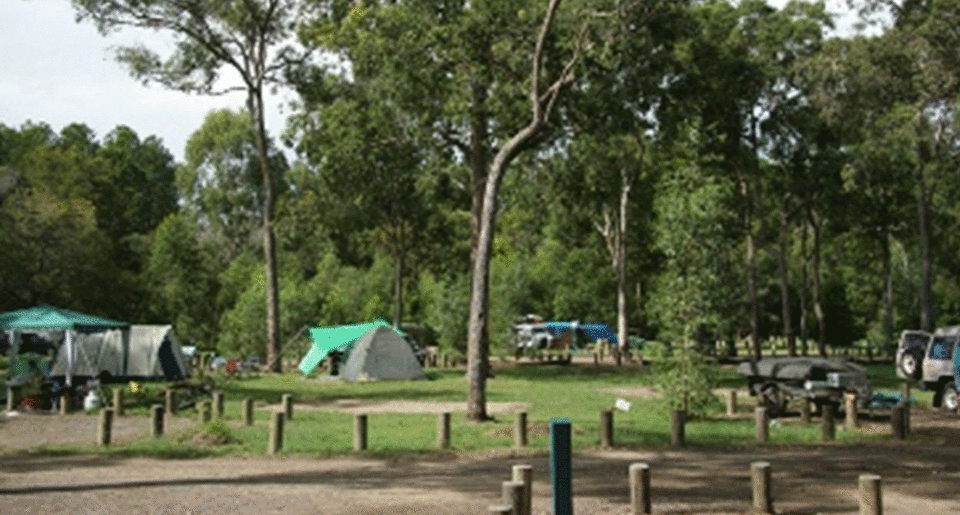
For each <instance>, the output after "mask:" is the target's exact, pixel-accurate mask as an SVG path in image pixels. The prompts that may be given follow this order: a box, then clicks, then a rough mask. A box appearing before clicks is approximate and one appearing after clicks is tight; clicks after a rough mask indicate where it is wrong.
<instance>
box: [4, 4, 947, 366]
mask: <svg viewBox="0 0 960 515" xmlns="http://www.w3.org/2000/svg"><path fill="white" fill-rule="evenodd" d="M298 3H299V4H303V5H304V6H309V7H310V8H309V9H307V8H305V9H304V10H303V11H302V12H304V13H307V14H309V15H307V14H305V15H304V17H302V18H301V19H299V22H300V27H299V29H300V30H299V31H298V33H297V36H298V37H299V38H301V41H300V43H301V45H300V46H302V47H314V46H320V47H321V48H323V49H325V51H327V52H328V53H329V54H330V55H336V56H338V58H337V59H328V60H326V61H324V64H322V65H316V64H314V65H310V64H309V63H308V62H307V61H294V60H291V61H289V62H286V63H285V64H286V65H287V66H286V68H285V69H284V70H283V73H284V77H283V80H282V81H280V82H283V83H284V84H289V85H292V86H293V89H294V92H295V94H296V95H297V98H298V101H297V103H296V106H295V107H294V109H293V110H292V113H291V117H290V119H289V121H288V125H287V128H286V130H285V131H284V132H283V133H282V138H281V139H282V141H283V143H284V144H286V145H287V150H286V151H285V152H281V151H279V150H278V143H277V142H269V141H268V142H267V144H266V148H267V149H268V154H269V159H270V161H271V163H270V167H269V168H270V170H272V171H273V173H274V174H275V176H274V181H275V182H274V183H273V190H274V192H275V194H276V213H275V219H274V220H273V230H274V231H275V233H276V245H277V276H278V290H279V305H280V311H279V320H280V333H279V334H280V338H279V340H280V342H281V343H284V342H287V341H288V340H289V339H291V338H292V337H293V336H294V335H295V334H297V333H298V331H299V330H300V329H301V328H302V327H303V326H305V325H325V324H341V323H350V322H356V321H364V320H369V319H371V318H375V317H381V318H384V319H387V320H393V321H397V322H399V321H401V320H402V321H410V322H419V323H422V324H425V325H427V326H429V327H430V328H432V329H433V331H434V332H435V334H436V335H437V341H438V343H439V344H440V346H441V347H442V348H445V349H447V350H458V351H463V349H464V346H465V341H466V323H467V314H468V312H469V305H468V303H469V293H470V292H469V289H470V286H469V285H470V281H469V270H470V267H469V264H470V257H471V256H470V253H471V237H472V232H471V230H472V229H471V209H472V205H471V199H473V198H474V193H475V192H474V191H472V188H473V187H474V186H475V184H474V182H473V178H472V176H471V173H472V172H471V170H472V169H473V168H472V167H473V165H474V163H473V162H472V160H474V159H477V158H489V157H490V156H491V155H492V151H493V150H495V149H496V148H497V147H498V146H500V145H502V144H503V139H504V138H505V137H507V136H509V135H510V134H511V133H512V131H515V130H516V128H517V127H518V126H520V125H521V124H522V123H523V120H524V119H525V116H527V112H526V110H527V109H529V106H528V105H527V102H526V99H525V97H524V95H525V93H524V91H525V90H524V89H523V86H524V83H525V81H527V80H528V77H527V75H526V74H525V73H526V67H527V66H528V59H529V55H530V53H531V52H532V48H531V44H532V41H533V40H532V39H531V36H530V34H531V33H533V32H535V29H536V27H537V26H538V24H539V16H540V14H542V11H543V8H544V6H543V5H542V4H544V2H539V1H534V0H511V1H510V2H457V1H454V2H449V1H443V2H441V1H431V0H411V1H405V2H390V3H380V2H346V1H334V2H319V1H311V0H302V1H301V2H292V1H288V2H285V3H284V5H285V6H286V8H292V7H291V6H294V5H295V4H298ZM860 3H861V4H863V7H865V10H864V14H863V15H864V16H867V15H869V14H870V13H871V12H875V11H876V10H877V9H881V8H885V7H884V6H887V5H889V4H897V5H899V3H897V2H866V1H865V2H860ZM587 5H588V4H587V3H577V2H569V3H565V4H563V6H562V7H561V11H560V14H559V17H558V20H557V26H556V31H557V34H558V36H557V37H556V38H555V40H554V41H553V43H554V44H553V45H552V46H551V49H550V51H549V53H548V55H547V59H546V64H545V66H546V67H547V68H550V69H551V70H555V69H556V68H557V67H558V66H560V65H561V64H562V63H563V62H564V60H563V59H564V58H563V57H562V56H564V55H567V54H568V53H569V52H570V50H571V48H572V46H573V45H574V44H575V43H574V40H575V35H576V34H578V30H579V28H580V27H587V29H586V30H585V31H584V32H583V36H582V37H583V39H582V40H581V41H583V42H584V45H583V47H582V51H583V58H582V59H581V60H580V61H579V62H578V64H577V68H576V77H577V79H576V81H575V82H574V83H573V84H572V85H571V90H570V92H569V94H568V95H565V96H563V97H561V100H560V105H559V106H558V108H557V110H556V111H555V113H554V115H553V118H552V120H551V122H552V127H553V128H552V129H551V131H550V132H549V134H547V135H545V136H544V137H543V138H542V141H541V142H540V143H541V146H539V147H537V149H536V150H537V151H536V152H533V153H526V154H522V155H521V156H520V157H519V158H518V159H517V160H516V161H515V162H514V163H513V164H512V168H511V170H510V173H508V174H507V175H506V176H505V177H504V181H503V185H502V188H501V195H500V197H499V215H498V219H497V232H496V235H495V239H494V242H493V257H492V264H491V279H490V280H491V302H490V306H489V312H490V321H491V322H490V330H491V341H492V342H493V345H494V349H495V350H494V354H496V353H497V352H509V342H510V332H509V331H510V324H511V322H512V320H513V318H514V317H516V316H519V315H523V314H526V313H537V314H540V315H542V316H544V317H546V318H548V319H578V320H583V321H594V320H597V321H606V322H609V323H611V325H615V322H616V316H617V289H618V272H617V269H616V266H615V259H614V258H615V257H616V253H615V247H614V246H613V243H614V242H615V241H616V238H619V237H621V236H618V234H617V233H616V231H612V230H611V228H612V227H616V226H617V224H619V220H620V218H619V217H621V216H626V217H627V223H626V227H627V231H626V233H625V234H623V235H622V238H623V240H622V241H625V242H626V252H625V257H626V266H625V268H624V271H623V273H624V276H623V277H622V278H621V279H622V282H621V284H622V285H623V286H624V287H623V290H624V291H625V293H626V302H627V310H626V313H627V318H628V321H629V324H630V326H631V327H632V328H634V329H635V331H636V332H637V333H639V335H640V336H642V337H645V338H647V339H662V340H668V341H674V342H677V341H681V340H691V339H697V340H701V341H711V340H712V341H723V342H726V341H734V340H742V339H744V338H747V339H749V338H751V336H752V335H755V336H756V337H757V338H759V339H761V340H764V339H770V338H786V339H789V340H790V344H789V345H791V346H793V339H794V338H797V337H799V343H798V344H796V347H795V348H796V349H798V350H804V349H816V348H817V343H820V344H823V345H833V346H844V345H849V344H851V343H853V342H855V341H858V340H863V339H867V340H869V341H870V342H872V343H874V344H877V345H879V344H889V343H890V342H891V341H892V340H893V338H894V337H895V333H896V331H897V330H899V329H901V328H908V327H918V326H921V325H927V326H929V327H933V326H939V325H945V324H952V323H957V322H960V320H958V316H960V315H958V314H957V313H958V309H960V284H958V283H957V281H956V277H957V275H958V273H960V259H958V258H957V256H960V238H957V237H956V236H955V234H958V233H960V231H955V230H954V229H955V228H957V226H958V224H960V208H958V203H957V201H956V200H955V199H956V198H957V194H958V193H960V192H958V191H957V185H956V181H953V180H951V178H952V171H953V170H954V169H955V168H956V164H957V158H958V157H960V154H958V153H957V148H958V145H957V144H956V143H957V140H956V138H957V136H958V134H960V133H958V132H957V128H956V126H955V124H956V119H957V117H956V116H955V114H956V112H955V111H954V107H956V105H957V104H956V102H957V98H956V89H957V88H956V87H955V85H956V84H957V83H960V64H958V63H957V62H956V55H955V54H956V53H955V51H954V50H955V48H956V44H955V42H954V39H955V38H956V36H955V34H956V32H957V31H956V30H955V29H956V26H955V25H954V24H955V22H956V20H957V19H958V17H957V14H958V8H957V7H956V6H954V4H953V3H951V2H941V1H933V0H930V1H921V2H906V3H905V4H904V5H905V6H906V8H905V9H902V10H894V11H893V14H892V18H891V19H892V20H893V23H892V24H890V26H886V27H881V28H880V29H879V30H877V31H876V32H875V35H871V36H850V35H845V36H844V37H827V36H826V35H825V34H826V29H827V28H829V24H830V21H829V16H828V15H827V14H826V13H825V11H824V6H823V5H822V3H816V2H793V3H791V4H789V5H787V6H786V7H784V8H782V9H776V8H773V7H769V6H767V5H766V4H765V3H763V2H759V1H755V0H744V1H741V2H726V1H719V0H708V1H702V2H675V1H671V2H656V1H653V0H649V1H642V2H634V3H619V2H604V1H597V2H592V3H589V9H588V8H587V7H585V6H587ZM298 12H299V11H298ZM598 20H599V21H598ZM583 21H590V23H588V24H586V25H584V24H583V23H581V22H583ZM288 35H290V36H291V37H292V33H290V34H288ZM564 38H567V39H569V41H568V40H567V39H564ZM478 41H479V42H480V43H482V44H479V43H478ZM127 57H132V56H127ZM141 57H146V56H145V55H144V56H141ZM208 64H209V63H208ZM277 73H279V70H277ZM504 77H512V78H513V79H512V80H507V79H504ZM188 78H189V77H187V79H188ZM194 79H196V80H201V79H203V80H206V79H205V78H204V77H200V76H197V77H194ZM185 80H186V79H185ZM249 120H250V117H249V112H247V111H241V110H238V111H222V112H217V113H211V114H210V115H209V116H208V118H207V120H206V122H205V123H204V125H203V126H202V127H199V128H197V129H196V132H195V134H194V135H193V137H192V138H191V139H190V142H189V145H188V148H187V149H186V153H185V155H186V162H185V163H182V164H179V165H178V164H176V163H174V160H173V158H172V157H171V154H170V152H169V151H168V150H167V149H165V148H163V146H162V144H161V142H160V141H159V140H157V139H156V138H154V137H146V138H142V139H141V138H140V137H139V136H138V135H137V134H136V133H135V132H134V131H133V130H132V129H130V128H127V127H118V128H117V129H115V130H114V131H112V132H111V133H109V134H107V135H106V136H104V137H103V138H102V139H101V140H98V139H97V137H96V136H95V135H94V134H93V133H92V131H91V130H90V129H89V128H87V127H86V126H84V125H83V124H81V123H78V124H73V125H69V126H67V127H64V128H63V129H62V130H60V132H59V133H57V132H55V131H54V130H53V129H52V128H51V127H48V126H46V125H44V124H42V123H40V124H37V123H26V124H24V125H22V126H21V127H0V291H3V292H4V295H3V296H2V297H0V309H2V310H7V309H15V308H21V307H26V306H30V305H34V304H38V303H50V304H57V305H62V306H64V307H68V308H73V309H78V310H82V311H87V312H92V313H96V314H100V315H105V316H110V317H113V318H120V319H126V320H130V321H132V322H171V323H175V324H176V325H177V328H178V330H179V331H180V333H181V335H182V336H183V338H184V339H185V340H187V341H188V342H190V343H195V344H199V345H201V346H205V347H215V348H217V349H218V350H219V351H221V352H225V353H232V354H249V353H263V352H264V336H263V335H264V330H263V327H264V320H265V317H266V306H265V305H264V302H263V299H264V296H265V288H266V287H267V286H266V285H267V281H266V278H265V272H264V264H263V263H264V257H263V256H264V251H263V237H262V232H261V231H263V226H262V219H263V213H262V209H263V202H264V199H263V189H264V182H263V180H262V176H263V175H262V173H261V170H262V169H261V168H260V166H259V165H260V163H259V157H258V156H259V153H258V144H257V141H256V131H255V130H253V128H252V127H251V126H250V121H249ZM478 124H480V125H478ZM480 136H482V138H481V137H480ZM478 138H479V139H478ZM478 149H479V150H478ZM478 156H479V157H478ZM625 189H626V190H627V193H628V195H624V191H625ZM621 198H626V199H627V204H626V209H625V210H622V211H621V210H619V207H618V206H619V204H618V202H620V199H621ZM612 263H614V266H611V264H612ZM104 285H108V286H107V287H104ZM305 345H306V343H305V340H303V339H299V340H297V341H296V342H294V343H291V344H290V346H289V347H288V352H287V356H288V357H290V358H296V357H298V356H299V353H300V351H302V350H303V348H304V346H305Z"/></svg>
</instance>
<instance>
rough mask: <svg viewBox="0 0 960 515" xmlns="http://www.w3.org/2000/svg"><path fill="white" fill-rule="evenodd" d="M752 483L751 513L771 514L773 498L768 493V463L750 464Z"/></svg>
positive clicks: (757, 462)
mask: <svg viewBox="0 0 960 515" xmlns="http://www.w3.org/2000/svg"><path fill="white" fill-rule="evenodd" d="M750 477H751V481H752V483H753V513H773V497H772V496H771V493H770V463H769V462H766V461H755V462H753V463H751V464H750Z"/></svg>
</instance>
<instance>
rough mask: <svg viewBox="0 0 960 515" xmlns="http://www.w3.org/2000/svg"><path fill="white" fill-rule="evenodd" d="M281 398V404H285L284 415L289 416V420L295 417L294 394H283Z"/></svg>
mask: <svg viewBox="0 0 960 515" xmlns="http://www.w3.org/2000/svg"><path fill="white" fill-rule="evenodd" d="M280 399H281V404H282V405H283V416H285V417H287V420H290V419H292V418H293V395H291V394H289V393H285V394H283V397H281V398H280Z"/></svg>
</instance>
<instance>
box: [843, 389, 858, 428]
mask: <svg viewBox="0 0 960 515" xmlns="http://www.w3.org/2000/svg"><path fill="white" fill-rule="evenodd" d="M844 400H845V401H846V406H844V409H845V410H846V426H847V431H853V430H854V429H856V428H858V427H860V421H859V420H857V394H855V393H848V394H846V396H845V399H844Z"/></svg>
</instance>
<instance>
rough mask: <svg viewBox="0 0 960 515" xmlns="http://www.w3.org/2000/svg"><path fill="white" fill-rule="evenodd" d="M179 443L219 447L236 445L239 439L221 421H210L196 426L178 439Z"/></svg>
mask: <svg viewBox="0 0 960 515" xmlns="http://www.w3.org/2000/svg"><path fill="white" fill-rule="evenodd" d="M180 441H181V442H189V443H192V444H194V445H201V446H220V445H229V444H233V443H237V442H239V441H240V439H239V438H237V436H236V435H235V434H234V433H233V431H232V430H231V429H230V427H229V426H227V423H226V422H224V421H223V420H212V421H210V422H204V423H203V424H200V425H198V426H197V427H196V428H194V429H192V430H190V431H187V432H186V433H184V434H183V436H181V437H180Z"/></svg>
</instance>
